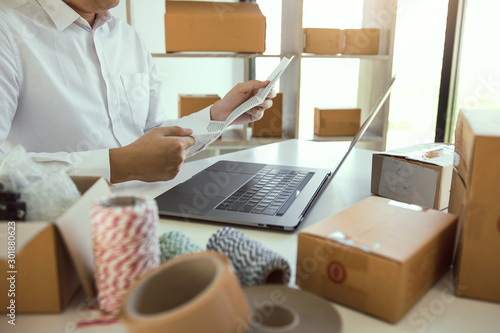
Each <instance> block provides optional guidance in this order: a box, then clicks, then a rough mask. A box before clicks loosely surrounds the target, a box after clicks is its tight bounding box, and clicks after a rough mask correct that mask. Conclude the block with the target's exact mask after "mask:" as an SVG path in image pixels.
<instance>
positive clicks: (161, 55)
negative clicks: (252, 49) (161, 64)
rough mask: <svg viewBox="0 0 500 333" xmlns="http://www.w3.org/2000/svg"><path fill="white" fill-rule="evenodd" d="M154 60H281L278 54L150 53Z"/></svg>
mask: <svg viewBox="0 0 500 333" xmlns="http://www.w3.org/2000/svg"><path fill="white" fill-rule="evenodd" d="M151 55H152V56H153V57H154V58H243V59H250V58H281V55H279V54H263V53H238V52H167V53H152V54H151Z"/></svg>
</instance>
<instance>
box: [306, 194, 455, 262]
mask: <svg viewBox="0 0 500 333" xmlns="http://www.w3.org/2000/svg"><path fill="white" fill-rule="evenodd" d="M456 218H457V217H456V216H455V215H452V214H448V213H443V212H440V211H436V210H431V209H425V208H422V207H420V206H416V205H409V204H405V203H401V202H398V201H394V200H389V199H385V198H381V197H375V196H373V197H369V198H367V199H365V200H363V201H361V202H360V203H358V204H356V205H354V206H352V207H350V208H348V209H346V210H344V211H342V212H340V213H338V214H336V215H334V216H332V217H329V218H327V219H325V220H323V221H321V222H319V223H317V224H315V225H313V226H311V227H309V228H307V229H305V230H303V231H301V233H308V234H311V235H314V236H316V237H321V238H326V239H330V240H331V241H335V242H338V243H341V244H344V245H346V246H350V247H353V248H355V249H358V250H360V251H364V252H370V253H373V254H375V255H378V256H382V257H385V258H388V259H391V260H393V261H396V262H399V263H403V262H405V261H406V260H408V259H409V258H410V257H411V256H412V255H413V254H414V253H416V252H417V251H418V250H419V249H420V248H422V247H423V246H424V245H425V244H426V243H427V242H428V241H429V239H431V238H433V237H435V236H436V235H438V234H439V233H440V232H441V231H442V230H443V229H445V228H446V227H447V226H449V225H450V223H453V222H454V221H455V220H456ZM416 234H418V235H420V237H414V235H416Z"/></svg>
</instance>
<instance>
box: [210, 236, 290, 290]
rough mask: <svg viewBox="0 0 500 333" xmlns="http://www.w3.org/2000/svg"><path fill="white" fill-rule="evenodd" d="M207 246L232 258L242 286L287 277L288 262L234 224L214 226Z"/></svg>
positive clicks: (288, 270) (279, 280)
mask: <svg viewBox="0 0 500 333" xmlns="http://www.w3.org/2000/svg"><path fill="white" fill-rule="evenodd" d="M207 250H213V251H218V252H221V253H223V254H225V255H226V256H227V257H228V258H229V259H230V260H231V263H232V264H233V267H234V269H235V272H236V276H237V277H238V280H239V281H240V284H241V285H242V286H243V287H250V286H256V285H261V284H266V283H282V284H288V282H289V281H290V264H289V263H288V261H287V260H286V259H285V258H283V257H282V256H280V255H279V254H278V253H276V252H274V251H272V250H270V249H268V248H266V247H264V246H263V245H262V244H261V243H259V242H257V241H255V240H252V239H251V238H249V237H248V236H246V235H245V234H244V233H242V232H240V231H238V230H236V229H234V228H230V227H224V228H221V229H219V230H217V231H216V232H215V233H214V234H213V235H212V236H211V237H210V239H209V240H208V243H207Z"/></svg>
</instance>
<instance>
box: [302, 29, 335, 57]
mask: <svg viewBox="0 0 500 333" xmlns="http://www.w3.org/2000/svg"><path fill="white" fill-rule="evenodd" d="M343 51H344V43H343V38H342V30H341V29H321V28H304V48H303V52H305V53H316V54H337V53H342V52H343Z"/></svg>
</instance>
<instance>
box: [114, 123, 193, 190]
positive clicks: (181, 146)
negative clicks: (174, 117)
mask: <svg viewBox="0 0 500 333" xmlns="http://www.w3.org/2000/svg"><path fill="white" fill-rule="evenodd" d="M191 134H192V131H191V130H190V129H184V128H181V127H178V126H173V127H157V128H153V129H152V130H150V131H149V132H147V133H146V134H144V135H143V136H141V137H140V138H139V139H137V140H136V141H134V142H132V143H131V144H129V145H128V146H125V147H121V148H114V149H110V150H109V163H110V166H111V183H120V182H124V181H128V180H142V181H146V182H153V181H160V180H170V179H173V178H174V177H175V176H176V175H177V173H178V172H179V170H180V168H181V165H182V163H184V159H185V158H186V156H187V154H188V151H189V148H190V147H191V146H193V145H194V144H195V139H194V138H193V137H192V136H189V135H191Z"/></svg>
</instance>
